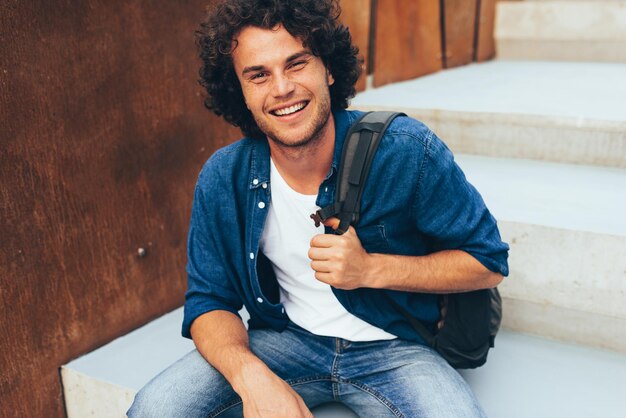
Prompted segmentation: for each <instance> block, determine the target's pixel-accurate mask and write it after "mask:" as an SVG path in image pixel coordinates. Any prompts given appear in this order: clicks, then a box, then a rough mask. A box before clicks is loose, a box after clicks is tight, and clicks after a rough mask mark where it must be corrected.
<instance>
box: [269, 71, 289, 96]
mask: <svg viewBox="0 0 626 418" xmlns="http://www.w3.org/2000/svg"><path fill="white" fill-rule="evenodd" d="M273 83H274V84H273V86H272V93H273V94H274V97H285V96H288V95H289V94H291V93H292V92H293V91H294V89H295V84H294V82H293V81H291V80H290V79H289V77H287V76H286V75H284V74H278V75H276V76H275V77H274V80H273Z"/></svg>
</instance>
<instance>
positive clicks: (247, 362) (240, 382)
mask: <svg viewBox="0 0 626 418" xmlns="http://www.w3.org/2000/svg"><path fill="white" fill-rule="evenodd" d="M191 335H192V338H193V341H194V343H195V345H196V348H197V349H198V351H199V352H200V354H202V356H203V357H204V358H205V359H206V360H207V361H208V362H209V364H211V365H212V366H213V367H215V368H216V369H217V370H218V371H219V372H220V373H221V374H222V375H223V376H224V378H225V379H226V380H227V381H228V382H229V383H230V385H231V386H232V387H233V389H234V390H235V392H237V393H238V394H239V395H240V396H241V397H243V396H244V394H245V389H246V385H247V384H248V383H249V380H250V379H253V378H254V376H255V375H258V374H259V373H272V372H271V371H270V369H269V368H268V367H267V366H266V365H265V363H263V361H261V359H259V358H258V357H257V356H256V355H254V353H253V352H252V351H251V350H250V348H249V345H248V332H247V330H246V328H245V326H244V324H243V322H242V321H241V319H240V318H239V317H237V316H236V315H235V314H233V313H231V312H228V311H219V310H218V311H212V312H208V313H206V314H204V315H201V316H199V317H198V318H196V320H195V321H194V322H193V324H192V326H191Z"/></svg>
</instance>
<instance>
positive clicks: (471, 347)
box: [311, 112, 502, 369]
mask: <svg viewBox="0 0 626 418" xmlns="http://www.w3.org/2000/svg"><path fill="white" fill-rule="evenodd" d="M397 116H406V115H404V114H403V113H396V112H369V113H366V114H365V115H363V116H362V117H361V118H360V119H359V120H358V121H357V122H356V123H355V124H354V125H353V126H352V127H351V128H350V130H349V132H348V135H347V136H346V139H345V143H344V146H343V152H342V156H341V166H340V168H339V177H338V180H337V190H336V193H335V202H334V203H333V204H332V205H329V206H326V207H324V208H322V209H320V210H318V211H317V212H316V213H315V214H313V215H311V218H313V220H315V221H316V223H319V222H323V221H325V220H326V219H328V218H330V217H332V216H337V217H338V218H339V220H340V223H339V227H338V228H337V230H336V231H335V233H337V234H343V233H345V232H346V231H347V230H348V228H349V226H350V224H353V225H354V224H356V223H357V222H358V220H359V209H360V201H361V195H362V193H363V188H364V186H365V182H366V181H367V176H368V174H369V169H370V167H371V164H372V160H373V159H374V154H375V153H376V149H377V148H378V144H379V141H380V139H381V138H382V137H383V135H384V133H385V130H386V129H387V127H388V126H389V125H390V124H391V122H392V121H393V119H395V118H396V117H397ZM388 300H389V301H390V302H391V304H392V305H393V306H394V307H395V308H396V309H397V310H398V311H399V312H401V313H402V315H403V316H404V317H405V318H406V319H407V321H408V322H409V323H410V324H411V326H412V327H413V328H414V329H415V331H417V333H418V334H419V335H420V336H421V337H422V338H423V339H424V341H426V342H427V343H428V344H429V345H430V346H431V347H432V348H434V349H435V350H437V352H438V353H439V354H441V356H442V357H443V358H444V359H446V361H447V362H448V363H449V364H450V365H451V366H452V367H454V368H457V369H471V368H475V367H479V366H482V365H483V364H484V363H485V361H487V352H488V351H489V348H491V347H493V345H494V340H495V337H496V333H497V332H498V329H499V328H500V322H501V319H502V300H501V298H500V294H499V293H498V289H496V288H494V289H484V290H476V291H472V292H463V293H450V294H445V295H441V298H440V308H441V312H442V318H441V321H440V322H439V324H438V326H437V330H436V331H435V332H434V333H433V332H432V331H431V330H429V329H428V327H426V326H425V325H424V324H422V323H421V322H420V321H419V320H418V319H416V318H415V317H414V316H412V315H411V313H410V312H408V311H407V310H406V309H404V308H403V307H402V306H400V305H399V304H398V303H397V302H395V301H394V300H393V299H392V298H388Z"/></svg>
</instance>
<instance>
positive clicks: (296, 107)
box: [270, 101, 309, 116]
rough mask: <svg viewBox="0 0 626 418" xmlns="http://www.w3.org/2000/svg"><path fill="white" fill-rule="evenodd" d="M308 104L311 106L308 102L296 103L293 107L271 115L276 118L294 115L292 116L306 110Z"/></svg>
mask: <svg viewBox="0 0 626 418" xmlns="http://www.w3.org/2000/svg"><path fill="white" fill-rule="evenodd" d="M308 104H309V102H308V101H304V102H300V103H296V104H295V105H293V106H289V107H284V108H282V109H276V110H272V111H271V112H270V113H271V114H272V115H274V116H287V115H292V114H294V113H297V112H299V111H301V110H302V109H304V108H305V107H306V106H307V105H308Z"/></svg>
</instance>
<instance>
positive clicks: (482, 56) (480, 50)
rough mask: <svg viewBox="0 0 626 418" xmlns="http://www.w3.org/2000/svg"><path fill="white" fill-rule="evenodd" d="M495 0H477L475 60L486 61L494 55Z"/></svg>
mask: <svg viewBox="0 0 626 418" xmlns="http://www.w3.org/2000/svg"><path fill="white" fill-rule="evenodd" d="M496 3H497V0H479V6H480V7H479V11H478V18H477V20H478V21H477V26H478V28H477V30H476V37H477V39H476V51H475V58H474V59H475V60H476V61H478V62H481V61H487V60H490V59H492V58H493V57H495V56H496V41H495V38H494V28H495V22H496Z"/></svg>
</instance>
